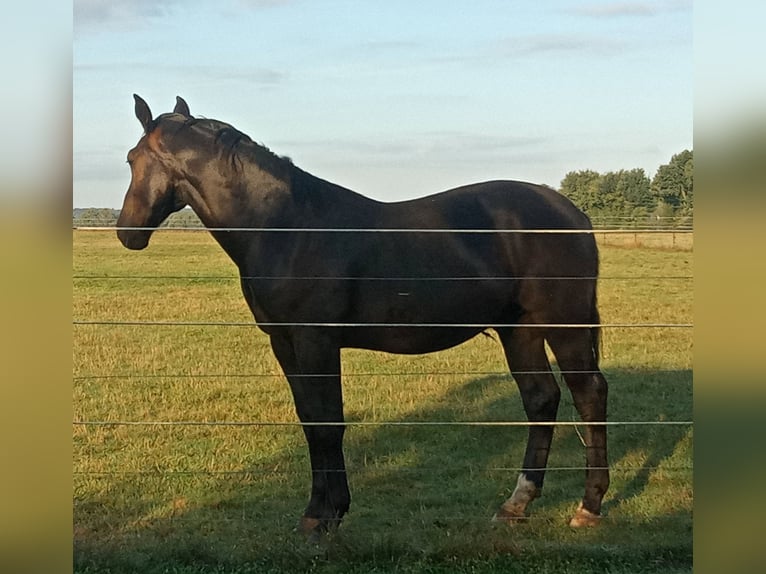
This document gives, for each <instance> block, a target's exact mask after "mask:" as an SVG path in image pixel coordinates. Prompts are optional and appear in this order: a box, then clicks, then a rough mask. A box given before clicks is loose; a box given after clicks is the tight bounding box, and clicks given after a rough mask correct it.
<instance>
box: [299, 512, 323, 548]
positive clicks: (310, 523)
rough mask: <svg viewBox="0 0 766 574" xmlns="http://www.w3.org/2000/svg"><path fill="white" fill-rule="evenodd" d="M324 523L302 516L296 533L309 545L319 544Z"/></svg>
mask: <svg viewBox="0 0 766 574" xmlns="http://www.w3.org/2000/svg"><path fill="white" fill-rule="evenodd" d="M322 531H323V529H322V521H321V520H319V519H318V518H310V517H308V516H301V519H300V520H299V521H298V525H297V526H296V527H295V532H297V533H298V534H300V535H302V536H303V538H304V539H305V540H306V542H308V543H309V544H319V542H320V541H321V540H322Z"/></svg>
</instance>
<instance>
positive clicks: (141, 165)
mask: <svg viewBox="0 0 766 574" xmlns="http://www.w3.org/2000/svg"><path fill="white" fill-rule="evenodd" d="M133 97H134V98H135V100H136V117H137V118H138V121H139V122H141V125H142V126H143V128H144V135H143V137H142V138H141V139H140V140H139V142H138V144H136V147H134V148H133V149H131V150H130V151H129V152H128V163H129V164H130V171H131V179H130V187H128V191H127V193H126V194H125V199H124V201H123V204H122V210H121V211H120V217H119V219H118V220H117V227H124V228H128V229H119V230H118V231H117V237H118V238H119V239H120V241H121V242H122V244H123V245H124V246H125V247H127V248H128V249H143V248H144V247H146V246H147V245H148V244H149V238H150V237H151V235H152V231H153V229H152V228H155V227H157V226H158V225H160V224H161V223H162V222H163V221H164V220H165V218H166V217H167V216H168V215H170V214H171V213H173V212H175V211H178V210H179V209H182V208H183V207H185V205H186V203H185V202H184V201H183V199H182V198H181V197H180V194H179V193H177V192H176V185H177V182H178V177H179V175H178V173H177V170H176V168H175V165H176V163H177V162H176V160H175V158H174V157H173V155H172V154H171V153H170V152H169V150H168V149H167V146H166V144H165V142H164V141H163V135H164V134H163V131H165V130H166V129H167V128H166V127H165V125H164V124H163V122H162V121H161V120H162V118H164V117H165V116H170V115H171V114H164V115H163V116H161V117H159V118H157V119H156V120H155V119H152V112H151V110H150V109H149V106H148V105H147V104H146V102H145V101H144V100H143V99H141V98H140V97H139V96H137V95H135V94H133ZM173 114H180V115H181V116H184V117H185V118H187V119H188V118H190V117H191V116H190V115H189V107H188V105H187V104H186V102H185V101H184V100H183V99H182V98H180V97H178V98H177V99H176V107H175V109H174V110H173ZM131 228H145V229H131Z"/></svg>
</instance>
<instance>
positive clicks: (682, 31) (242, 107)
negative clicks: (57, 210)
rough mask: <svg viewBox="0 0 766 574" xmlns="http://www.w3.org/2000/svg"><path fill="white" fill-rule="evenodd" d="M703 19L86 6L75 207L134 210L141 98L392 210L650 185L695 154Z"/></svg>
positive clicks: (478, 3)
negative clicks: (541, 188) (675, 160)
mask: <svg viewBox="0 0 766 574" xmlns="http://www.w3.org/2000/svg"><path fill="white" fill-rule="evenodd" d="M692 20H693V19H692V6H691V2H690V1H689V0H655V1H635V2H634V1H625V2H620V1H617V2H603V1H595V0H593V1H591V0H583V1H571V2H565V1H559V0H547V1H546V2H528V1H525V2H520V1H519V2H517V1H499V0H496V1H491V0H472V1H471V2H446V1H430V0H429V1H419V2H414V1H412V0H406V1H398V0H387V1H386V2H373V1H365V0H357V1H344V0H336V1H327V0H321V1H317V0H314V1H310V0H218V1H216V2H203V1H197V0H186V1H176V0H165V1H150V0H130V1H122V0H120V1H111V2H100V1H95V0H88V1H84V0H82V1H80V0H78V1H75V2H74V51H73V94H74V95H73V121H74V123H73V125H74V146H73V152H74V156H73V162H74V163H73V168H74V190H73V192H74V205H75V206H76V207H91V206H98V207H119V206H120V205H121V202H122V197H123V195H124V193H125V190H126V189H127V186H128V183H129V181H130V172H129V169H128V167H127V165H126V163H125V155H126V153H127V151H128V149H130V148H131V147H132V146H133V145H135V143H136V142H137V141H138V139H139V137H140V136H141V126H140V125H139V123H138V121H137V120H136V118H135V116H134V115H133V99H132V94H133V93H134V92H135V93H138V94H139V95H141V96H142V97H144V98H145V99H146V100H147V102H148V103H149V105H150V106H151V108H152V111H153V112H154V113H155V115H157V114H160V113H163V112H167V111H170V110H171V109H172V107H173V104H174V101H175V96H176V95H177V94H178V95H181V96H183V97H184V98H185V99H186V100H187V102H188V103H189V106H190V108H191V111H192V114H194V115H201V116H206V117H211V118H216V119H220V120H223V121H226V122H228V123H231V124H232V125H234V126H235V127H237V128H239V129H240V130H242V131H244V132H245V133H247V134H248V135H250V136H251V137H252V138H253V139H254V140H256V141H258V142H261V143H264V144H265V145H267V146H268V147H270V148H271V149H272V150H274V151H275V152H277V153H279V154H282V155H287V156H290V157H291V158H292V159H293V161H294V162H295V163H296V165H298V166H300V167H302V168H303V169H305V170H307V171H310V172H311V173H314V174H315V175H317V176H319V177H322V178H324V179H328V180H331V181H334V182H336V183H338V184H341V185H344V186H346V187H349V188H351V189H354V190H356V191H358V192H360V193H364V194H365V195H369V196H371V197H375V198H377V199H382V200H388V201H394V200H400V199H406V198H411V197H418V196H422V195H427V194H429V193H435V192H437V191H441V190H444V189H447V188H450V187H456V186H458V185H462V184H465V183H470V182H475V181H482V180H488V179H496V178H503V179H520V180H526V181H533V182H537V183H545V184H548V185H551V186H554V187H558V185H559V183H560V182H561V179H562V178H563V177H564V175H565V174H566V173H567V172H569V171H573V170H579V169H595V170H598V171H609V170H617V169H623V168H625V169H630V168H634V167H641V168H643V169H644V170H645V171H646V172H647V174H648V175H649V176H650V177H651V176H652V175H654V172H655V171H656V169H657V167H658V166H659V165H661V164H663V163H666V162H667V161H668V160H669V159H670V157H671V155H673V154H674V153H677V152H679V151H681V150H683V149H685V148H687V149H688V148H691V147H692V145H693V144H692V137H693V131H692V118H693V93H692V87H693V79H694V78H693V76H694V74H693V50H692V24H693V22H692Z"/></svg>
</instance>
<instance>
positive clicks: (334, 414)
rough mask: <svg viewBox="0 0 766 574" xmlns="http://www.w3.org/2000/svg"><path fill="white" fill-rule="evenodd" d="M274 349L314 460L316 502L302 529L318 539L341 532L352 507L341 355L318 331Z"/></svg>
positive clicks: (279, 342) (279, 340)
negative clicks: (321, 536) (347, 478)
mask: <svg viewBox="0 0 766 574" xmlns="http://www.w3.org/2000/svg"><path fill="white" fill-rule="evenodd" d="M271 346H272V349H273V350H274V354H275V355H276V357H277V360H278V361H279V363H280V365H281V367H282V370H283V371H284V372H285V375H286V376H287V380H288V382H289V383H290V390H291V391H292V393H293V399H294V400H295V409H296V411H297V413H298V418H299V419H300V420H301V422H302V423H304V426H303V432H304V434H305V435H306V440H307V442H308V447H309V456H310V458H311V473H312V483H311V499H310V500H309V503H308V506H307V507H306V510H305V511H304V513H303V516H302V517H301V520H300V524H299V529H300V530H301V531H302V532H304V533H305V534H306V535H307V536H309V537H316V536H318V535H320V534H322V533H324V532H327V531H328V530H332V529H334V528H337V526H338V525H339V524H340V521H341V519H342V518H343V515H344V514H345V513H346V512H347V511H348V508H349V505H350V502H351V496H350V494H349V490H348V482H347V480H346V465H345V462H344V459H343V433H344V431H345V426H343V424H341V423H343V394H342V392H341V383H340V349H339V348H338V346H337V345H335V344H333V342H332V338H331V337H329V336H326V335H323V334H322V333H321V332H317V331H315V330H306V331H305V332H301V331H299V332H297V333H291V334H290V335H289V336H287V335H285V336H277V335H273V336H272V337H271ZM323 423H328V424H323Z"/></svg>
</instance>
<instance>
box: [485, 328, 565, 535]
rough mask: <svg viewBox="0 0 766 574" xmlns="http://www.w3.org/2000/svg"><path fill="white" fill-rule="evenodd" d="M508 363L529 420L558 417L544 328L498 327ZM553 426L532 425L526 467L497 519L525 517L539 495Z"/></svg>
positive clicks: (554, 385)
mask: <svg viewBox="0 0 766 574" xmlns="http://www.w3.org/2000/svg"><path fill="white" fill-rule="evenodd" d="M498 334H499V335H500V340H501V342H502V344H503V349H504V350H505V356H506V359H507V361H508V366H509V367H510V369H511V373H512V374H513V378H514V380H515V381H516V384H517V385H518V387H519V392H520V394H521V400H522V402H523V404H524V410H525V411H526V414H527V418H528V419H529V421H530V422H546V421H555V420H556V413H557V411H558V406H559V399H560V397H561V391H560V390H559V386H558V384H557V383H556V379H555V378H554V377H553V374H552V373H551V370H550V364H549V363H548V358H547V356H546V354H545V344H544V338H543V333H542V330H541V329H535V328H523V327H521V328H516V329H513V330H498ZM552 438H553V426H547V425H531V426H530V427H529V433H528V438H527V448H526V453H525V454H524V464H523V470H522V472H521V473H520V474H519V478H518V481H517V483H516V488H515V489H514V491H513V493H512V494H511V497H510V498H509V499H508V500H506V501H505V502H504V503H503V505H502V506H501V507H500V510H499V511H498V512H497V513H496V514H495V517H494V519H495V520H501V521H506V522H512V521H515V520H518V519H521V518H524V517H525V511H526V508H527V505H528V504H529V503H530V502H531V501H532V500H534V499H535V498H537V497H538V496H540V492H541V490H542V487H543V480H544V478H545V466H546V464H547V463H548V452H549V450H550V446H551V440H552Z"/></svg>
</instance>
